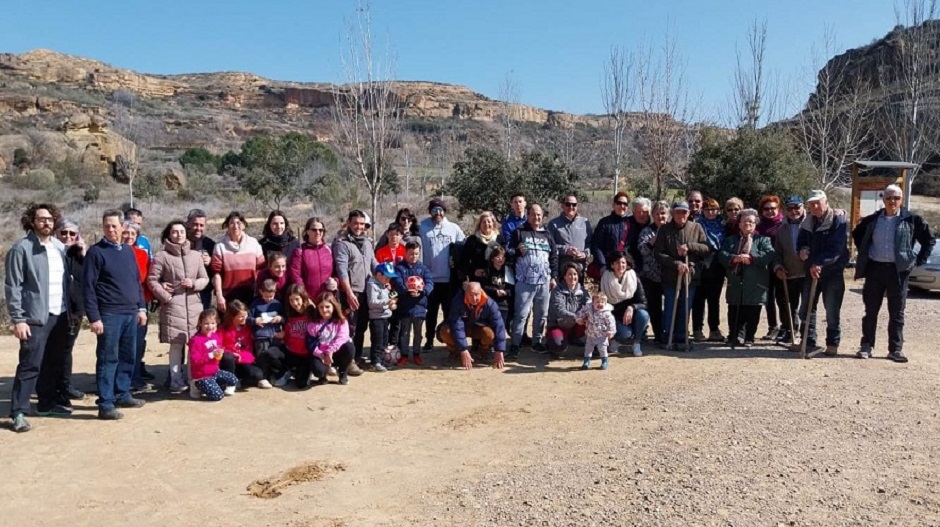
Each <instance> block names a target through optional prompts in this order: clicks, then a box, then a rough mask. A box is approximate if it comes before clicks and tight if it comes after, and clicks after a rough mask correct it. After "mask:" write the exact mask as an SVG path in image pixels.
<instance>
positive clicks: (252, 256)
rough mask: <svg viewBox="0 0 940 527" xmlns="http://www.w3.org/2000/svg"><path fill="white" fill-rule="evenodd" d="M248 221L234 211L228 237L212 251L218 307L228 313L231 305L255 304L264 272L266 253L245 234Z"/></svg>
mask: <svg viewBox="0 0 940 527" xmlns="http://www.w3.org/2000/svg"><path fill="white" fill-rule="evenodd" d="M247 226H248V222H246V221H245V217H244V216H242V213H241V212H238V211H232V212H230V213H229V215H228V216H226V217H225V221H224V222H223V223H222V227H223V228H224V229H225V234H223V235H222V238H221V239H220V240H219V241H218V242H217V243H216V244H215V248H214V249H213V250H212V263H211V264H210V266H211V270H212V272H213V273H215V274H214V275H213V276H212V288H213V289H214V290H215V303H216V307H217V308H218V309H219V311H221V312H223V313H224V312H225V308H226V306H227V305H228V302H231V301H232V300H241V301H242V302H244V303H245V305H246V306H247V305H250V304H251V299H252V298H254V296H255V280H256V279H257V278H258V271H259V270H260V269H264V253H263V252H262V250H261V244H259V243H258V240H256V239H254V238H252V237H251V236H249V235H248V234H246V233H245V227H247Z"/></svg>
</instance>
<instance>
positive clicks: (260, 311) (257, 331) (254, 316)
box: [245, 296, 284, 340]
mask: <svg viewBox="0 0 940 527" xmlns="http://www.w3.org/2000/svg"><path fill="white" fill-rule="evenodd" d="M283 312H284V308H283V306H282V305H281V301H280V300H278V299H277V298H275V299H272V300H271V301H270V302H265V301H264V299H263V298H261V297H260V296H259V297H258V298H255V299H254V300H252V301H251V305H250V306H248V318H247V319H246V321H245V324H247V325H248V327H249V328H251V333H252V336H253V337H254V339H255V340H271V339H273V338H274V334H275V333H278V332H280V331H281V328H282V327H283V326H284V324H282V323H278V324H272V323H271V320H273V319H274V317H279V316H282V315H281V313H283ZM259 318H263V319H267V320H268V323H267V324H265V325H263V326H259V325H258V319H259Z"/></svg>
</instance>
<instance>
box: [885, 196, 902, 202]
mask: <svg viewBox="0 0 940 527" xmlns="http://www.w3.org/2000/svg"><path fill="white" fill-rule="evenodd" d="M885 199H886V200H888V201H900V200H901V196H885Z"/></svg>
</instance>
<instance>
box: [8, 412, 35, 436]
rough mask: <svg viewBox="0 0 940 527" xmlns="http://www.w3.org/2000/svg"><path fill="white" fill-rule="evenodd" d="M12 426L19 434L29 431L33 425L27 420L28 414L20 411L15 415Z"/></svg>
mask: <svg viewBox="0 0 940 527" xmlns="http://www.w3.org/2000/svg"><path fill="white" fill-rule="evenodd" d="M10 426H11V428H13V431H14V432H16V433H17V434H22V433H23V432H29V431H30V429H31V428H32V426H30V425H29V421H27V420H26V416H25V415H23V414H22V413H18V414H16V415H14V416H13V423H12V424H11V425H10Z"/></svg>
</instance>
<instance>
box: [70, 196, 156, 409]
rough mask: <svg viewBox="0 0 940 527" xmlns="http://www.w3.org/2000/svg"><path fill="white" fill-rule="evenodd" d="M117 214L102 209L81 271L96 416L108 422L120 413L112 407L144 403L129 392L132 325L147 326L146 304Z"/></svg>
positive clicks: (133, 347)
mask: <svg viewBox="0 0 940 527" xmlns="http://www.w3.org/2000/svg"><path fill="white" fill-rule="evenodd" d="M122 219H123V213H122V212H121V211H119V210H115V209H111V210H106V211H104V214H102V216H101V229H102V232H103V233H104V237H103V238H101V240H100V241H98V243H96V244H94V245H92V246H91V248H90V249H88V254H87V255H85V268H84V271H83V276H82V284H83V292H84V294H85V313H86V315H87V316H88V321H89V322H90V323H91V332H92V333H94V334H95V335H97V336H98V346H97V348H96V349H95V356H96V357H97V361H96V363H95V380H96V382H97V384H98V400H97V401H96V404H97V405H98V418H99V419H104V420H109V421H110V420H116V419H121V418H122V417H124V415H123V414H121V412H119V411H117V409H115V406H120V407H123V408H139V407H141V406H143V405H144V401H143V400H141V399H135V398H134V397H132V396H131V376H132V375H133V373H134V364H135V361H136V359H137V327H138V326H146V325H147V304H146V303H145V302H144V292H143V289H141V285H140V284H141V281H140V271H139V270H138V268H137V259H136V257H135V256H134V249H133V248H132V247H131V246H130V245H127V244H125V243H123V241H122V235H123V226H122V221H121V220H122Z"/></svg>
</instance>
